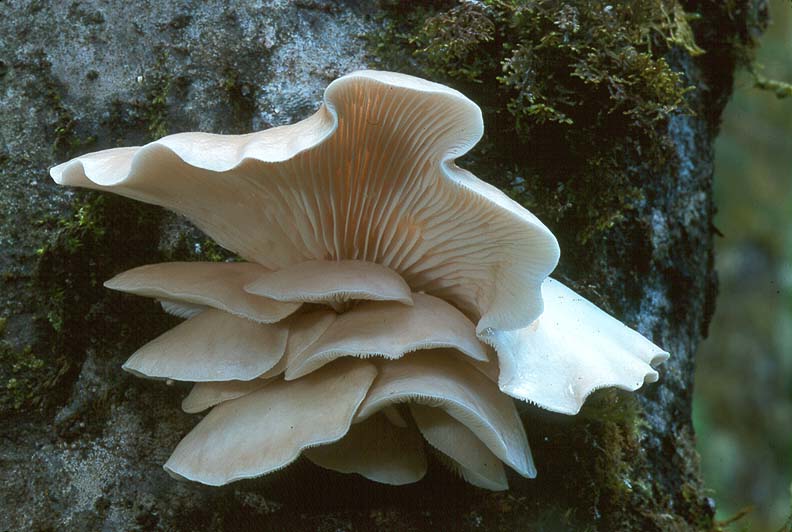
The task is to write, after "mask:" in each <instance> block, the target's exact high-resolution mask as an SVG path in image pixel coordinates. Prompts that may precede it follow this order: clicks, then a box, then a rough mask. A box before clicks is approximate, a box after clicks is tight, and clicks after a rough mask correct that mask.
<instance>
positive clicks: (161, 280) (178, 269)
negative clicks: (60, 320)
mask: <svg viewBox="0 0 792 532" xmlns="http://www.w3.org/2000/svg"><path fill="white" fill-rule="evenodd" d="M266 272H267V270H266V269H264V268H262V267H261V266H259V265H258V264H252V263H249V262H163V263H160V264H149V265H147V266H140V267H139V268H134V269H132V270H128V271H125V272H123V273H120V274H118V275H116V276H115V277H113V278H112V279H110V280H109V281H107V282H105V284H104V285H105V286H106V287H107V288H111V289H113V290H120V291H122V292H129V293H130V294H136V295H139V296H147V297H154V298H157V299H161V300H163V308H165V310H166V311H168V312H170V313H172V314H176V315H178V316H182V317H190V316H191V315H193V314H194V313H195V312H196V311H197V310H199V309H200V307H201V306H205V307H213V308H216V309H219V310H224V311H226V312H229V313H231V314H234V315H236V316H242V317H244V318H248V319H251V320H254V321H258V322H261V323H274V322H276V321H280V320H282V319H283V318H285V317H286V316H288V315H289V314H291V313H292V312H294V311H295V310H297V309H298V308H299V307H300V304H299V303H296V302H283V301H275V300H273V299H268V298H265V297H260V296H256V295H252V294H250V293H248V292H245V290H244V288H243V287H244V286H245V285H246V284H248V283H249V282H251V281H252V280H254V279H257V278H258V277H260V276H261V275H262V274H265V273H266ZM185 304H186V305H185ZM195 305H198V306H199V307H197V308H196V307H195Z"/></svg>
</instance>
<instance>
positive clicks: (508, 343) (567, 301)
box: [481, 278, 668, 414]
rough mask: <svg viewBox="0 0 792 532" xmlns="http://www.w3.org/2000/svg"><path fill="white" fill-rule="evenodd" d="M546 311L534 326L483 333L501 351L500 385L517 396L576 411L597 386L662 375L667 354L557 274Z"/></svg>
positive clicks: (631, 385) (549, 284)
mask: <svg viewBox="0 0 792 532" xmlns="http://www.w3.org/2000/svg"><path fill="white" fill-rule="evenodd" d="M542 292H543V294H544V299H545V311H544V313H543V314H542V316H541V317H539V319H537V320H536V321H535V322H534V323H532V324H531V325H530V326H529V327H525V328H523V329H518V330H515V331H493V332H492V334H490V335H485V336H481V338H482V339H483V340H484V341H486V342H488V343H490V344H492V345H493V346H494V347H495V350H496V351H497V352H498V361H499V364H500V382H499V385H500V388H501V390H503V391H504V392H506V393H508V394H509V395H511V396H513V397H516V398H518V399H523V400H526V401H530V402H532V403H534V404H537V405H538V406H540V407H542V408H546V409H548V410H552V411H554V412H560V413H564V414H576V413H577V412H578V411H579V410H580V407H581V406H582V405H583V402H584V401H585V400H586V397H588V395H589V394H590V393H591V392H593V391H594V390H596V389H598V388H604V387H608V386H615V387H617V388H622V389H625V390H636V389H638V388H640V387H641V386H642V385H643V384H644V382H654V381H656V380H657V378H658V374H657V372H656V371H655V370H654V368H652V365H653V364H658V363H660V362H662V361H664V360H666V359H667V358H668V353H667V352H666V351H663V350H662V349H660V348H659V347H657V346H656V345H654V344H653V343H652V342H650V341H649V340H647V339H646V338H644V337H643V336H641V335H640V334H639V333H637V332H635V331H634V330H632V329H630V328H629V327H627V326H626V325H624V324H623V323H622V322H620V321H619V320H617V319H616V318H613V317H612V316H610V315H609V314H607V313H606V312H604V311H602V310H601V309H599V308H598V307H596V306H595V305H594V304H592V303H591V302H589V301H588V300H586V299H585V298H583V297H582V296H580V295H578V294H577V293H575V292H573V291H572V290H570V289H569V288H567V287H566V286H564V285H563V284H561V283H560V282H558V281H556V280H554V279H549V278H548V279H547V281H545V283H544V285H543V286H542Z"/></svg>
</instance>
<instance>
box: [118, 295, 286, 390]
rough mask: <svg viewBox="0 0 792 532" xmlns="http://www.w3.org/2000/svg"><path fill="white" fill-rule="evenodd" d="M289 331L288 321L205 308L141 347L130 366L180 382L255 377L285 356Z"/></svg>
mask: <svg viewBox="0 0 792 532" xmlns="http://www.w3.org/2000/svg"><path fill="white" fill-rule="evenodd" d="M288 333H289V329H288V326H287V325H286V324H285V323H283V322H280V323H269V324H265V323H258V322H255V321H250V320H247V319H245V318H238V317H236V316H234V315H233V314H228V313H227V312H222V311H220V310H214V309H210V310H205V311H203V312H201V313H200V314H198V315H197V316H195V317H193V318H190V319H188V320H187V321H185V322H183V323H181V324H179V325H177V326H176V327H174V328H173V329H171V330H170V331H168V332H166V333H165V334H163V335H161V336H159V337H157V338H155V339H154V340H152V341H151V342H149V343H147V344H146V345H144V346H143V347H141V348H140V349H138V350H137V351H136V352H135V353H134V354H133V355H132V356H131V357H130V358H129V360H127V361H126V363H125V364H124V369H125V370H127V371H129V372H131V373H134V374H135V375H138V376H143V377H153V378H161V379H173V380H177V381H193V382H203V381H224V380H233V379H237V380H250V379H255V378H256V377H259V376H261V375H263V374H264V373H265V372H266V371H267V370H269V369H271V368H272V367H273V366H275V365H276V364H277V363H278V362H279V361H280V360H281V358H282V357H283V355H284V353H285V352H286V339H287V337H288Z"/></svg>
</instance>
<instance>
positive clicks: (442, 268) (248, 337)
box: [50, 71, 668, 489]
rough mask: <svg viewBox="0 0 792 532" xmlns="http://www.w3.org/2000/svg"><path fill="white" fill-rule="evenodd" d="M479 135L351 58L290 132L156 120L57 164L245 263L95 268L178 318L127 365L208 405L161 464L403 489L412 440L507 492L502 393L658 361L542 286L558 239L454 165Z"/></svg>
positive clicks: (653, 350)
mask: <svg viewBox="0 0 792 532" xmlns="http://www.w3.org/2000/svg"><path fill="white" fill-rule="evenodd" d="M482 131H483V123H482V119H481V112H480V110H479V108H478V107H477V106H476V105H475V104H474V103H473V102H471V101H470V100H469V99H467V98H466V97H465V96H463V95H462V94H461V93H459V92H457V91H455V90H453V89H450V88H448V87H445V86H442V85H439V84H436V83H432V82H428V81H425V80H422V79H418V78H414V77H411V76H406V75H402V74H395V73H390V72H376V71H361V72H355V73H352V74H349V75H347V76H344V77H342V78H340V79H337V80H335V81H334V82H332V83H331V84H330V85H329V86H328V88H327V90H326V91H325V96H324V105H323V106H322V107H321V108H320V109H319V110H318V111H317V112H316V113H315V114H314V115H313V116H311V117H309V118H307V119H306V120H303V121H301V122H298V123H296V124H293V125H290V126H282V127H277V128H273V129H270V130H267V131H261V132H256V133H251V134H248V135H213V134H207V133H182V134H177V135H170V136H167V137H164V138H162V139H159V140H158V141H155V142H152V143H150V144H147V145H145V146H142V147H132V148H116V149H111V150H105V151H101V152H97V153H92V154H87V155H83V156H80V157H77V158H76V159H73V160H71V161H69V162H66V163H64V164H61V165H58V166H56V167H54V168H52V169H51V171H50V173H51V175H52V177H53V179H54V180H55V181H56V182H57V183H59V184H64V185H73V186H80V187H86V188H92V189H97V190H103V191H108V192H113V193H117V194H120V195H123V196H127V197H130V198H133V199H137V200H141V201H146V202H149V203H153V204H156V205H160V206H163V207H166V208H168V209H171V210H173V211H174V212H176V213H179V214H181V215H183V216H185V217H187V218H188V219H190V220H191V221H192V222H193V223H195V224H196V225H197V226H198V227H199V228H200V229H202V230H203V231H204V232H205V233H207V234H208V235H209V236H210V237H212V238H213V239H214V240H215V241H217V242H218V243H219V244H220V245H222V246H224V247H225V248H227V249H229V250H231V251H233V252H235V253H237V254H238V255H239V256H240V257H241V258H242V259H244V260H245V261H246V262H242V263H166V264H158V265H150V266H143V267H140V268H136V269H134V270H130V271H128V272H124V273H122V274H120V275H119V276H117V277H115V278H114V279H112V280H110V281H108V283H107V286H108V287H109V288H113V289H117V290H122V291H126V292H130V293H133V294H138V295H143V296H148V297H154V298H156V299H158V300H160V301H161V303H162V305H163V308H165V309H166V310H167V311H168V312H171V313H174V314H176V315H179V316H182V317H185V318H188V319H187V321H186V322H184V323H183V324H181V325H179V326H177V327H175V328H174V329H172V330H171V331H169V332H167V333H165V334H164V335H162V336H161V337H159V338H157V339H155V340H153V341H152V342H150V343H149V344H146V345H145V346H143V347H142V348H141V349H140V350H139V351H138V352H136V353H135V354H134V355H133V356H132V357H131V358H130V359H129V361H128V362H127V363H126V364H125V369H127V370H129V371H132V372H133V373H135V374H138V375H141V376H148V377H153V378H169V379H180V380H189V381H193V382H196V383H197V384H196V385H195V386H194V388H193V390H192V392H191V393H190V395H189V396H188V397H187V398H186V399H185V401H184V404H183V408H184V409H185V410H187V411H190V412H196V411H200V410H203V409H205V408H210V407H211V408H212V410H211V412H210V413H209V414H208V415H207V416H206V417H205V418H204V419H203V420H202V421H201V422H200V423H199V424H198V426H197V427H196V428H195V429H194V430H193V431H192V432H191V433H190V434H189V435H188V436H187V437H185V439H184V440H183V441H182V443H180V444H179V446H178V447H177V449H176V451H174V454H173V456H172V457H171V459H170V460H169V461H168V463H167V464H166V466H165V467H166V469H167V470H168V471H169V472H171V473H172V474H174V475H175V476H179V477H184V478H190V479H194V480H198V481H201V482H204V483H207V484H222V483H226V482H230V481H232V480H235V479H239V478H248V477H250V476H257V475H262V474H266V473H267V472H269V471H273V470H275V469H278V468H280V467H283V466H285V465H287V464H288V463H289V462H290V461H291V460H293V459H294V458H295V457H296V456H297V455H299V454H300V453H301V452H305V454H306V455H307V456H308V458H309V459H311V460H313V461H314V462H316V463H318V464H320V465H322V466H323V467H328V468H331V469H336V470H339V471H343V472H356V473H359V474H362V475H364V476H366V477H367V478H371V479H373V480H377V481H381V482H387V483H392V484H403V483H407V482H412V481H415V480H418V479H419V478H420V477H421V476H422V475H423V472H424V471H425V455H424V452H425V450H424V449H423V447H422V446H421V445H418V444H417V443H416V442H420V439H421V436H423V438H424V439H425V440H426V441H427V442H428V443H429V444H430V446H431V447H432V448H434V449H436V450H437V451H438V452H439V453H441V454H442V455H443V456H445V458H444V460H445V461H446V463H448V464H449V465H451V466H452V467H453V468H454V469H456V470H457V471H459V473H460V474H461V475H462V476H463V477H464V478H465V479H467V480H468V481H470V482H471V483H473V484H476V485H478V486H481V487H485V488H488V489H505V487H506V478H505V473H504V469H503V464H506V465H509V466H510V467H511V468H512V469H514V470H515V471H517V472H518V473H519V474H521V475H523V476H527V477H533V476H535V474H536V471H535V468H534V465H533V460H532V457H531V454H530V449H529V447H528V442H527V438H526V437H525V433H524V431H523V428H522V425H521V423H520V420H519V417H518V416H517V413H516V410H515V407H514V404H513V401H512V399H511V397H509V396H512V397H515V398H519V399H522V400H526V401H530V402H532V403H534V404H536V405H538V406H541V407H543V408H546V409H549V410H553V411H556V412H562V413H567V414H572V413H575V412H577V411H578V410H579V408H580V406H581V405H582V403H583V401H584V400H585V398H586V396H587V395H588V394H589V393H591V391H592V390H595V389H597V388H600V387H603V386H616V387H620V388H624V389H628V390H634V389H637V388H638V387H640V386H641V385H642V384H643V383H644V382H651V381H653V380H656V379H657V376H658V374H657V372H656V371H655V370H654V368H653V367H652V365H653V364H657V363H659V362H661V361H662V360H664V359H665V358H666V357H667V356H668V354H667V353H666V352H665V351H663V350H662V349H660V348H658V347H657V346H655V345H654V344H652V343H651V342H650V341H649V340H646V339H645V338H643V337H642V336H641V335H639V334H638V333H637V332H635V331H633V330H631V329H629V328H627V327H626V326H624V325H623V324H622V323H621V322H619V321H618V320H616V319H615V318H612V317H610V316H608V315H607V314H606V313H604V312H603V311H601V310H600V309H598V308H596V307H595V306H594V305H592V304H591V303H589V302H587V301H585V300H584V299H582V298H580V296H578V295H577V294H575V293H574V292H572V291H571V290H569V289H568V288H566V287H564V286H563V285H562V284H561V283H559V282H557V281H554V280H552V279H549V278H548V275H549V274H550V272H551V271H552V270H553V268H554V267H555V265H556V263H557V261H558V257H559V249H558V244H557V242H556V239H555V237H554V236H553V235H552V233H551V232H550V231H549V230H548V229H547V228H546V227H545V226H544V225H543V224H542V223H541V222H540V221H539V220H538V219H537V218H536V217H535V216H534V215H532V214H531V213H530V212H528V211H527V210H525V209H524V208H523V207H521V206H520V205H519V204H517V203H516V202H514V201H512V200H511V199H510V198H508V197H507V196H506V195H504V194H503V193H502V192H500V191H499V190H497V189H496V188H494V187H492V186H491V185H488V184H487V183H485V182H483V181H481V180H479V179H477V178H476V177H475V176H474V175H472V174H471V173H470V172H468V171H466V170H464V169H461V168H459V167H458V166H456V164H455V163H454V159H455V158H456V157H459V156H461V155H463V154H464V153H466V152H467V151H468V150H469V149H470V148H471V147H472V146H473V145H474V144H475V143H476V142H477V141H478V140H479V139H480V137H481V135H482ZM435 348H443V349H442V350H440V351H438V350H436V349H435ZM361 357H362V358H367V357H376V358H375V359H372V360H371V361H368V360H360V359H359V358H361ZM356 358H357V359H356ZM375 376H376V379H375ZM372 383H373V384H372ZM333 394H338V396H337V397H336V396H335V395H333ZM397 402H408V403H410V406H409V408H403V407H398V406H397V405H396V404H395V403H397ZM345 435H346V437H345ZM372 445H373V446H374V448H373V449H372V448H371V446H372Z"/></svg>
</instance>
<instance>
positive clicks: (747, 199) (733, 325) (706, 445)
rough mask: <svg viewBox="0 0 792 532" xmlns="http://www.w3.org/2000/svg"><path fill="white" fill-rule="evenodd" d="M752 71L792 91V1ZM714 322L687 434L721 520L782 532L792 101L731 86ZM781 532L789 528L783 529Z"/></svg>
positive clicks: (791, 367) (790, 348) (789, 431)
mask: <svg viewBox="0 0 792 532" xmlns="http://www.w3.org/2000/svg"><path fill="white" fill-rule="evenodd" d="M770 14H771V24H770V27H769V28H768V30H767V32H766V33H765V35H764V36H763V37H762V38H761V41H760V48H759V50H758V51H757V56H756V62H755V65H756V68H757V71H758V72H759V73H760V74H762V75H764V76H767V77H769V78H773V79H779V80H784V81H786V82H792V2H790V1H789V0H773V1H771V2H770ZM715 150H716V162H715V203H716V205H717V207H718V214H717V216H716V218H715V224H716V226H717V228H718V229H719V230H720V231H721V232H722V234H723V237H722V238H718V239H716V250H717V255H716V268H717V270H718V274H719V277H720V294H719V296H718V302H717V307H716V311H715V317H714V319H713V321H712V324H711V326H710V335H709V338H708V339H707V340H706V341H705V342H704V344H703V345H702V347H701V349H700V351H699V355H698V359H697V371H696V388H695V398H694V406H693V408H694V424H695V427H696V431H697V437H698V450H699V452H700V453H701V463H702V469H703V474H704V479H705V481H706V484H707V485H708V486H709V487H710V488H711V489H712V490H713V492H714V493H713V494H712V496H713V497H714V499H715V500H716V502H717V504H718V518H719V519H728V518H731V517H734V516H735V515H736V514H738V513H739V512H740V511H741V510H743V509H746V508H749V507H751V511H750V512H749V513H748V514H747V515H745V516H744V517H743V518H741V519H739V520H738V521H736V522H734V523H733V524H730V525H729V526H728V530H758V531H764V530H767V531H778V530H779V529H781V527H782V526H785V527H788V526H790V523H788V522H787V523H786V525H785V521H786V520H787V518H788V517H789V516H790V512H792V502H791V501H790V499H791V498H792V494H791V493H790V490H791V489H792V485H790V483H792V197H791V195H790V191H791V190H790V189H792V98H786V99H779V98H777V97H776V96H775V94H774V93H773V92H771V91H762V90H759V89H756V88H754V87H753V78H752V77H751V76H750V74H748V73H747V72H742V73H741V75H739V76H738V77H737V80H736V85H735V92H734V95H733V97H732V100H731V102H730V103H729V104H728V107H727V109H726V112H725V114H724V117H723V129H722V131H721V135H720V137H719V138H718V141H717V143H716V147H715ZM784 529H786V528H784Z"/></svg>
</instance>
